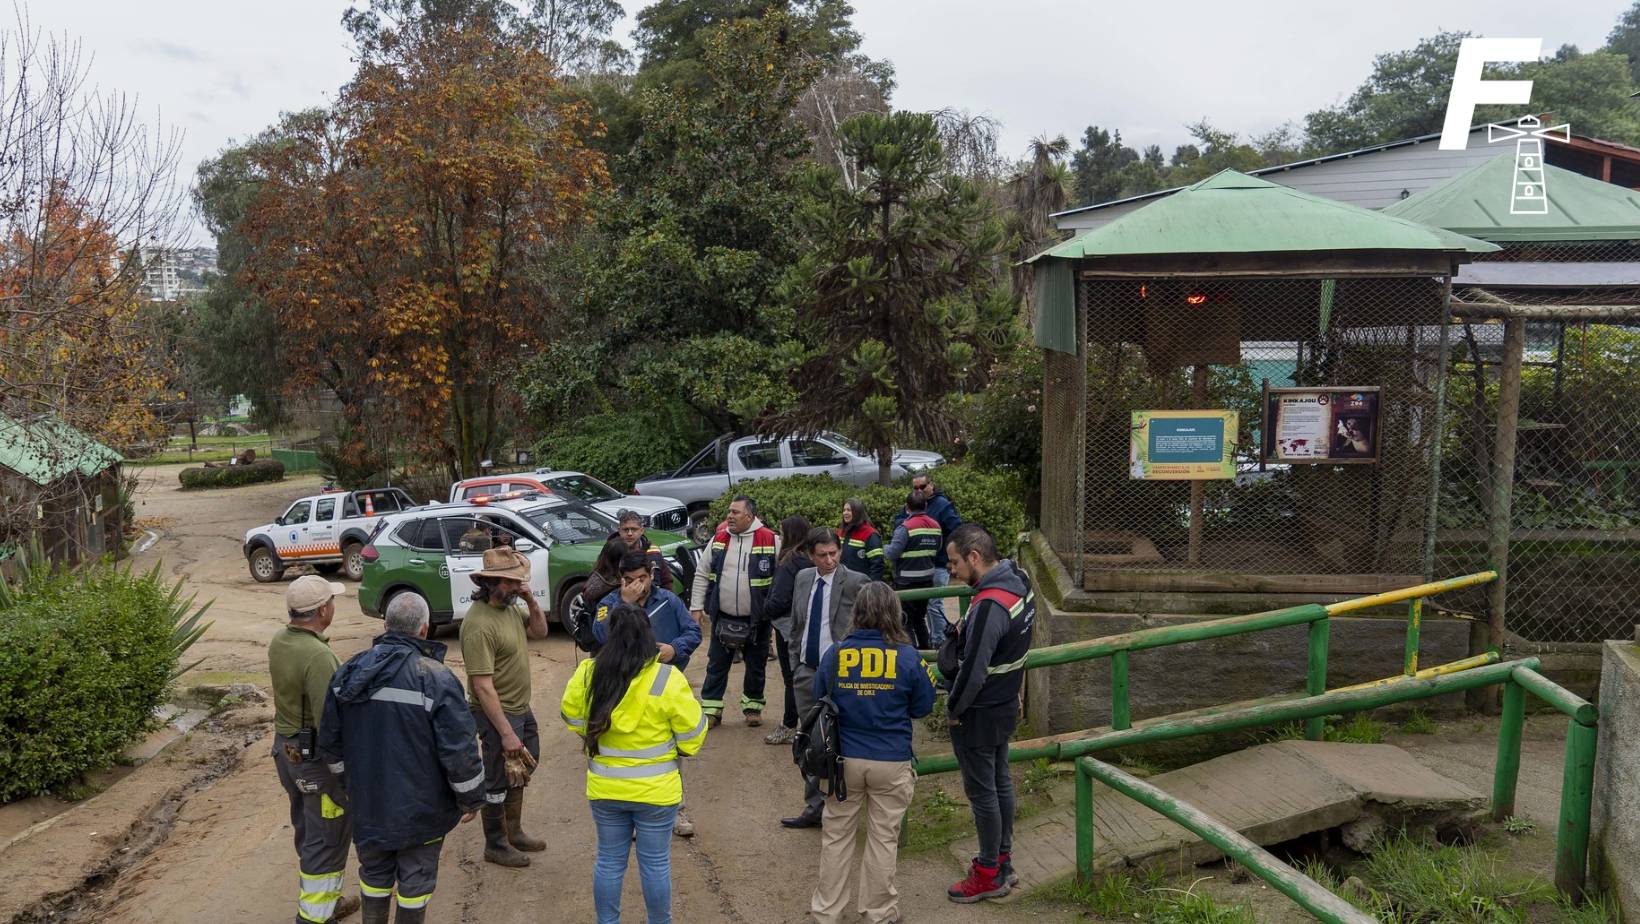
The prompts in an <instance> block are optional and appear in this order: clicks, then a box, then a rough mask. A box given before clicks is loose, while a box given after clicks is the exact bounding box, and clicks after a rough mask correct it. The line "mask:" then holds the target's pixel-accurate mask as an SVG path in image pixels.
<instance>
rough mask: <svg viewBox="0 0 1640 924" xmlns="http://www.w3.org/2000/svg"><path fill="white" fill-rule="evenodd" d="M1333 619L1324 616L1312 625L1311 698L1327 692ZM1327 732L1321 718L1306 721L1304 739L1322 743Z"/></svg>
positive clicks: (1308, 689) (1309, 675) (1325, 724)
mask: <svg viewBox="0 0 1640 924" xmlns="http://www.w3.org/2000/svg"><path fill="white" fill-rule="evenodd" d="M1330 627H1331V618H1330V617H1327V616H1323V617H1321V618H1320V619H1317V620H1315V621H1314V622H1312V623H1310V670H1309V674H1308V675H1307V676H1306V682H1305V689H1306V691H1307V692H1308V693H1309V694H1310V695H1311V696H1320V695H1321V694H1323V693H1325V692H1327V640H1328V638H1329V630H1330ZM1326 731H1327V720H1326V719H1325V718H1323V717H1321V716H1316V717H1315V718H1313V719H1305V720H1304V737H1306V738H1308V739H1310V740H1311V741H1320V740H1321V739H1322V737H1323V736H1325V734H1326Z"/></svg>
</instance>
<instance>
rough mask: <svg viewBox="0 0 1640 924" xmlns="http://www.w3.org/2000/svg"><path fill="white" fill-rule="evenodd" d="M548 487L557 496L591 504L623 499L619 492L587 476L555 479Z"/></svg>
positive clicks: (566, 476) (569, 476) (548, 483)
mask: <svg viewBox="0 0 1640 924" xmlns="http://www.w3.org/2000/svg"><path fill="white" fill-rule="evenodd" d="M547 487H549V488H552V490H553V493H555V494H562V495H564V496H565V497H574V498H577V499H579V500H584V501H586V502H587V503H589V504H596V503H598V502H599V501H612V500H620V499H621V494H620V492H619V491H616V490H615V489H614V488H612V487H610V486H609V485H607V484H604V483H603V482H602V481H599V480H598V479H596V478H591V477H588V476H586V475H564V476H563V477H561V478H554V479H552V480H551V481H548V482H547Z"/></svg>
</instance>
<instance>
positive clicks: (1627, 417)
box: [1437, 241, 1640, 643]
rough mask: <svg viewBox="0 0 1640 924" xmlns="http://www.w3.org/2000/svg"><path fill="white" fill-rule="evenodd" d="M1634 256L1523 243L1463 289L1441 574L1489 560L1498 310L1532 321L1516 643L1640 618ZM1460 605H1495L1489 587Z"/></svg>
mask: <svg viewBox="0 0 1640 924" xmlns="http://www.w3.org/2000/svg"><path fill="white" fill-rule="evenodd" d="M1637 263H1640V242H1635V241H1606V242H1574V243H1552V244H1517V245H1511V246H1508V247H1506V248H1505V249H1504V251H1503V252H1501V253H1498V254H1489V255H1487V257H1486V258H1484V259H1483V260H1481V261H1479V262H1478V263H1477V264H1474V265H1472V267H1470V268H1466V270H1465V274H1464V276H1463V277H1460V284H1459V285H1458V287H1457V289H1456V291H1455V293H1454V294H1455V302H1454V309H1453V310H1454V322H1453V328H1452V334H1451V336H1452V341H1453V352H1452V357H1453V363H1452V367H1451V370H1450V375H1449V380H1448V396H1449V401H1448V405H1447V407H1448V411H1447V418H1446V420H1447V426H1446V436H1445V440H1444V442H1443V457H1442V472H1441V503H1440V508H1439V516H1440V530H1439V532H1438V544H1437V549H1438V553H1439V554H1438V557H1437V570H1439V571H1440V572H1442V573H1453V572H1459V571H1469V570H1474V569H1475V568H1478V567H1485V566H1487V565H1488V564H1489V563H1490V556H1489V555H1488V538H1489V536H1488V525H1489V520H1488V517H1489V513H1490V511H1491V507H1492V495H1493V485H1492V476H1493V472H1494V471H1495V470H1496V468H1495V453H1496V437H1497V433H1498V423H1499V416H1500V407H1499V397H1500V391H1501V389H1500V378H1501V373H1502V369H1503V367H1504V362H1505V360H1506V358H1507V357H1506V338H1505V324H1504V323H1503V322H1502V321H1501V320H1499V318H1500V316H1503V315H1507V314H1513V315H1515V316H1517V317H1524V318H1525V320H1524V322H1523V323H1524V334H1525V336H1524V350H1523V351H1522V354H1521V384H1520V397H1519V409H1518V415H1517V420H1518V423H1517V427H1516V435H1515V452H1514V476H1513V482H1512V483H1513V491H1512V495H1511V507H1510V524H1509V563H1508V581H1507V606H1506V611H1505V612H1506V623H1507V630H1508V634H1509V636H1510V637H1511V638H1512V640H1515V641H1528V642H1547V643H1593V642H1599V641H1600V640H1602V639H1606V638H1619V637H1629V636H1630V635H1631V634H1632V633H1633V631H1634V625H1635V624H1636V623H1637V622H1640V402H1636V400H1635V385H1636V383H1640V317H1637V316H1636V315H1635V313H1634V309H1633V306H1636V305H1640V286H1634V285H1627V284H1625V283H1632V282H1633V281H1634V279H1633V278H1632V277H1633V275H1634V274H1633V267H1634V266H1635V265H1636V264H1637ZM1624 264H1627V266H1624ZM1464 279H1468V280H1470V281H1469V282H1468V283H1467V284H1465V283H1464V282H1463V280H1464ZM1506 306H1507V307H1506ZM1456 603H1457V605H1459V606H1461V607H1463V608H1465V609H1469V610H1472V611H1476V612H1480V611H1484V608H1485V606H1486V603H1485V595H1484V594H1471V595H1467V596H1465V597H1464V598H1462V599H1461V600H1460V601H1456Z"/></svg>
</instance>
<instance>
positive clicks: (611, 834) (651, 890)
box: [591, 799, 678, 924]
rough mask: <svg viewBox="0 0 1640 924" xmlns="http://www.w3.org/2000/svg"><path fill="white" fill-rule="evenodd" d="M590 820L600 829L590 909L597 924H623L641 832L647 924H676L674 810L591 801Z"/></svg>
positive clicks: (640, 866) (641, 874) (640, 869)
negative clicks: (626, 887) (629, 865)
mask: <svg viewBox="0 0 1640 924" xmlns="http://www.w3.org/2000/svg"><path fill="white" fill-rule="evenodd" d="M591 805H592V821H593V823H594V824H596V825H597V827H598V860H597V862H596V863H594V864H593V866H592V905H593V908H594V909H596V911H597V915H598V924H620V921H621V881H622V880H624V879H625V878H626V861H627V857H628V856H630V854H631V850H632V846H633V843H632V831H633V828H636V829H637V832H638V842H637V845H636V846H637V850H638V877H639V878H640V879H641V880H642V882H643V903H644V905H645V907H647V908H648V910H649V924H672V822H673V821H674V820H675V819H676V818H677V817H678V807H677V806H675V805H648V804H646V803H642V802H620V801H617V800H614V799H593V800H591Z"/></svg>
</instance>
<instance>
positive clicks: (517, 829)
mask: <svg viewBox="0 0 1640 924" xmlns="http://www.w3.org/2000/svg"><path fill="white" fill-rule="evenodd" d="M473 583H474V584H475V585H477V586H476V587H475V588H474V590H473V602H472V606H470V607H469V608H468V610H467V615H466V617H465V618H464V619H463V620H462V622H461V657H462V660H463V661H464V662H465V667H466V671H467V683H468V687H469V690H470V695H471V699H470V701H469V705H470V706H471V707H472V710H473V720H474V721H475V722H476V723H477V724H478V734H479V744H480V750H481V751H482V752H483V756H484V811H483V815H482V817H483V820H484V859H485V860H488V861H489V862H491V863H496V864H499V865H501V866H528V865H530V858H529V857H527V856H525V855H524V854H523V853H520V852H519V851H530V852H534V851H538V850H544V849H546V844H545V843H544V842H542V841H541V840H540V839H538V838H533V837H530V836H529V835H527V834H525V833H524V831H523V827H522V824H523V815H524V786H525V784H527V783H528V782H529V771H530V770H532V769H534V767H535V761H536V759H538V758H539V757H540V756H541V738H540V734H539V732H538V731H537V729H536V725H535V714H534V713H533V712H531V711H530V663H529V641H528V640H529V639H532V638H546V637H547V616H546V614H545V613H543V612H542V611H541V607H540V606H539V605H537V604H536V602H535V597H534V595H532V594H531V593H530V560H529V559H528V558H525V557H524V556H523V555H522V554H520V553H518V552H516V551H514V550H513V549H510V548H505V547H502V548H493V549H489V550H486V551H485V553H484V566H483V568H481V569H480V570H478V571H477V572H475V573H474V574H473Z"/></svg>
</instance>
